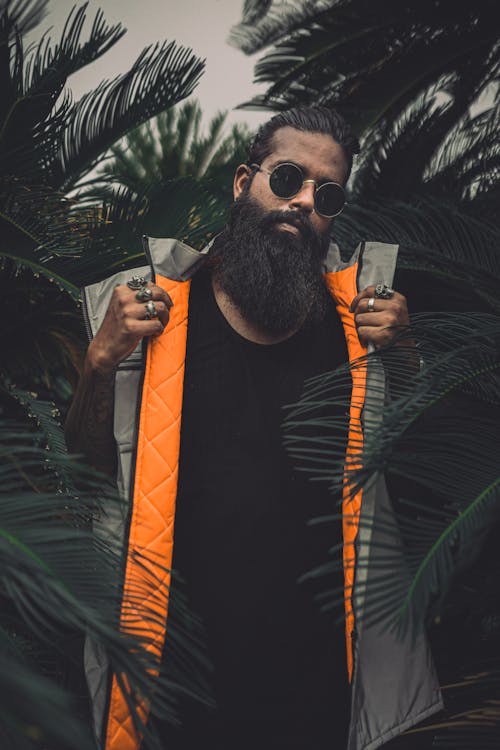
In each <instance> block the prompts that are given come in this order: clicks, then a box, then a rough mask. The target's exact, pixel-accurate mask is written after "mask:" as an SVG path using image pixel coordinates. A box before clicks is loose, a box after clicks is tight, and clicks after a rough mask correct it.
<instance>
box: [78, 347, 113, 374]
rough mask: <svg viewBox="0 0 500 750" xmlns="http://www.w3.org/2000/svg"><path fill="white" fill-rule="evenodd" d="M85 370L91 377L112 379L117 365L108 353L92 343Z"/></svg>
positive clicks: (88, 351)
mask: <svg viewBox="0 0 500 750" xmlns="http://www.w3.org/2000/svg"><path fill="white" fill-rule="evenodd" d="M84 369H85V372H86V373H88V374H90V375H101V376H103V377H111V376H112V375H114V374H115V370H116V364H115V363H114V362H112V361H111V360H110V358H109V355H108V354H107V352H106V351H103V350H102V349H101V348H100V347H99V346H97V345H96V344H95V342H94V341H92V342H91V344H90V345H89V348H88V349H87V356H86V357H85V366H84Z"/></svg>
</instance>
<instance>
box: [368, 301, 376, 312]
mask: <svg viewBox="0 0 500 750" xmlns="http://www.w3.org/2000/svg"><path fill="white" fill-rule="evenodd" d="M366 309H367V310H368V312H375V297H370V298H369V299H368V307H367V308H366Z"/></svg>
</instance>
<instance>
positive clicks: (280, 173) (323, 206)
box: [249, 162, 346, 219]
mask: <svg viewBox="0 0 500 750" xmlns="http://www.w3.org/2000/svg"><path fill="white" fill-rule="evenodd" d="M249 166H250V167H254V168H255V169H257V170H258V171H259V172H264V173H265V174H268V175H269V187H270V188H271V190H272V191H273V193H274V194H275V195H276V196H277V197H278V198H283V199H288V198H293V196H294V195H297V193H300V191H301V190H302V185H303V184H304V183H305V182H312V183H313V185H314V186H315V188H316V189H315V191H314V210H315V211H316V213H317V214H319V215H320V216H324V217H325V218H326V219H332V218H333V217H334V216H338V215H339V213H341V211H342V210H343V208H344V206H345V203H346V200H345V192H344V188H343V187H342V185H340V184H339V183H338V182H323V183H322V184H321V185H318V183H317V182H316V180H306V179H304V173H303V172H302V170H301V168H300V167H298V166H297V165H296V164H292V162H283V163H282V164H278V166H276V167H275V168H274V169H273V170H272V171H271V172H269V170H267V169H264V167H261V166H260V164H250V165H249Z"/></svg>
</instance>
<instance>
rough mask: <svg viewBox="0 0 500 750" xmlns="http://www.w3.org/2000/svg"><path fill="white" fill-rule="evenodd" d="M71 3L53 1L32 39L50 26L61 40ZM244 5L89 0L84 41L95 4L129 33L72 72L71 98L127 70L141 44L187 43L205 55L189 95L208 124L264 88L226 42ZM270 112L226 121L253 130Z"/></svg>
mask: <svg viewBox="0 0 500 750" xmlns="http://www.w3.org/2000/svg"><path fill="white" fill-rule="evenodd" d="M73 4H74V3H73V1H72V0H52V2H51V3H50V5H49V13H48V14H47V16H46V18H45V19H44V21H43V22H42V24H41V25H40V26H39V27H38V29H37V30H36V31H35V32H33V33H32V34H31V36H30V39H31V40H36V39H37V38H39V37H40V35H41V33H42V32H43V31H45V30H46V29H48V28H49V27H52V31H51V32H50V35H51V36H52V38H53V39H54V40H59V37H60V33H61V31H62V28H63V25H64V22H65V20H66V18H67V16H68V13H69V12H70V10H71V8H72V6H73ZM78 5H81V3H78ZM242 6H243V0H90V1H89V5H88V9H87V24H86V26H85V27H84V32H83V35H82V38H83V39H84V38H85V29H87V30H88V31H89V30H90V25H91V22H92V21H93V19H94V17H95V13H96V12H97V10H98V9H99V8H101V9H102V10H103V12H104V17H105V19H106V21H107V22H108V23H116V22H118V21H120V22H121V23H122V25H123V26H124V27H125V28H126V29H127V33H126V34H125V36H124V37H123V38H122V39H121V40H120V41H119V42H118V43H117V44H116V45H115V46H114V47H112V48H111V49H110V50H109V51H108V52H106V53H105V54H104V55H103V56H102V57H100V58H99V59H98V60H97V61H96V62H94V63H92V64H91V65H88V66H86V67H85V68H83V69H82V70H81V71H79V72H78V73H77V74H75V75H74V76H72V77H71V78H70V79H69V87H70V88H71V90H72V91H73V95H74V96H75V98H79V97H80V96H81V95H82V94H83V93H84V92H85V91H88V90H89V89H91V88H94V87H95V86H96V85H97V84H98V83H99V82H100V81H101V80H103V79H104V78H112V77H114V76H115V75H118V74H120V73H123V72H125V71H126V70H128V68H129V67H130V66H131V64H132V63H133V62H134V60H135V59H136V58H137V56H138V55H139V53H140V52H141V51H142V50H143V49H144V47H146V46H148V45H150V44H152V43H154V42H157V41H163V40H168V41H171V40H173V39H175V41H176V42H177V43H178V44H180V45H183V46H187V47H191V48H192V50H193V52H194V53H195V54H196V55H197V56H199V57H201V58H206V66H205V72H204V74H203V76H202V78H201V80H200V83H199V84H198V86H197V87H196V88H195V90H194V93H193V98H197V99H199V101H200V103H201V106H202V110H203V113H204V118H203V119H204V122H207V121H208V119H209V118H210V117H211V116H213V115H214V114H215V113H216V112H217V111H218V110H221V109H229V110H232V109H233V108H234V107H236V106H237V105H238V104H241V103H242V102H243V101H245V100H248V99H249V98H250V97H251V96H253V95H254V94H256V93H258V92H259V91H262V90H265V86H260V87H259V86H257V85H255V84H253V83H252V78H253V66H254V64H255V60H256V59H257V58H256V57H254V58H250V57H247V56H245V55H244V54H243V53H242V52H240V51H239V50H237V49H235V48H234V47H231V46H229V45H228V44H227V41H226V40H227V37H228V34H229V30H230V28H231V26H232V25H233V24H235V23H237V22H238V21H240V19H241V10H242ZM269 116H270V114H269V113H267V112H246V111H245V112H243V111H240V112H232V113H231V114H230V115H229V117H228V121H227V122H228V124H229V123H230V124H233V123H235V122H244V123H247V124H248V125H249V127H251V128H252V129H255V128H256V127H257V126H258V125H259V124H260V123H261V122H264V121H265V120H266V119H268V118H269Z"/></svg>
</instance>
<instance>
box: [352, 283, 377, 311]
mask: <svg viewBox="0 0 500 750" xmlns="http://www.w3.org/2000/svg"><path fill="white" fill-rule="evenodd" d="M370 297H375V286H374V285H373V284H372V285H371V286H367V287H366V288H365V289H363V290H362V291H361V292H359V293H358V294H357V295H356V296H355V297H354V299H353V301H352V302H351V305H350V307H349V310H350V311H351V312H354V310H355V309H356V308H357V306H358V305H359V303H360V301H361V300H362V299H368V298H370Z"/></svg>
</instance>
